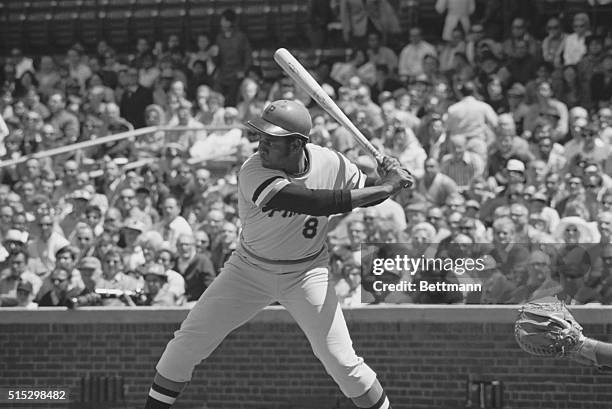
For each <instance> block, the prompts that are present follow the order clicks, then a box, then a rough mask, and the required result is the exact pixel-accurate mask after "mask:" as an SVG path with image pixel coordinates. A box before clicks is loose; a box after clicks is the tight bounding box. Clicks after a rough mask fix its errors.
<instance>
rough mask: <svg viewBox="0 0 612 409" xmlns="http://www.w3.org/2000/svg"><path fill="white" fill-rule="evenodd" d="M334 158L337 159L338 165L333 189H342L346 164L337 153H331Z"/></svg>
mask: <svg viewBox="0 0 612 409" xmlns="http://www.w3.org/2000/svg"><path fill="white" fill-rule="evenodd" d="M333 152H334V153H335V154H336V156H337V157H338V160H339V161H340V162H339V164H338V175H336V182H335V183H334V189H342V188H343V187H344V186H343V185H344V177H345V173H346V163H345V162H344V161H345V159H344V157H343V156H342V155H340V154H339V153H338V152H336V151H333Z"/></svg>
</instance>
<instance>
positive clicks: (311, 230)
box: [302, 217, 319, 239]
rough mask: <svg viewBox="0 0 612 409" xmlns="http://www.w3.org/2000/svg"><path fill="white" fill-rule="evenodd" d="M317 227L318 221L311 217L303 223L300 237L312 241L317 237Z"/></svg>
mask: <svg viewBox="0 0 612 409" xmlns="http://www.w3.org/2000/svg"><path fill="white" fill-rule="evenodd" d="M318 226H319V219H317V218H316V217H311V218H309V219H306V223H304V230H302V235H303V236H304V237H306V238H307V239H312V238H313V237H314V236H316V235H317V227H318Z"/></svg>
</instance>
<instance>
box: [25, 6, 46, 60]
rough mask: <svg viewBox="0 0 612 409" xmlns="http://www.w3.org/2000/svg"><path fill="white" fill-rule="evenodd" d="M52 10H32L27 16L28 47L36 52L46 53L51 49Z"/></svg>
mask: <svg viewBox="0 0 612 409" xmlns="http://www.w3.org/2000/svg"><path fill="white" fill-rule="evenodd" d="M50 11H51V9H40V10H36V9H30V10H29V11H28V14H27V27H28V29H27V31H26V33H25V34H26V46H27V47H28V49H30V50H32V51H35V52H38V53H40V52H44V51H46V49H47V48H48V47H49V45H50V44H49V38H50V34H51V33H50V24H51V20H52V18H53V15H52V14H51V12H50Z"/></svg>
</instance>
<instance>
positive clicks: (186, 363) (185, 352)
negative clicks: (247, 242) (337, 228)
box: [156, 250, 376, 398]
mask: <svg viewBox="0 0 612 409" xmlns="http://www.w3.org/2000/svg"><path fill="white" fill-rule="evenodd" d="M240 253H241V252H240V250H238V251H236V252H234V254H233V255H232V256H231V257H230V259H229V260H228V261H227V263H226V264H225V266H224V267H223V269H222V270H221V273H220V274H219V276H218V277H217V278H216V279H215V280H214V281H213V283H212V285H211V286H210V287H209V288H208V289H207V290H206V291H205V292H204V294H202V296H201V297H200V299H199V300H198V302H197V303H196V304H195V306H194V307H193V309H192V310H191V311H190V312H189V314H188V315H187V318H185V321H183V323H182V324H181V327H180V329H179V330H178V331H176V332H175V334H174V339H172V340H171V341H170V342H169V343H168V345H167V346H166V350H165V351H164V353H163V355H162V357H161V358H160V360H159V363H158V364H157V367H156V369H157V371H158V372H159V374H160V375H162V376H163V377H165V378H167V379H170V380H172V381H175V382H188V381H189V380H191V376H192V372H193V369H194V367H195V366H196V365H197V364H199V363H200V362H201V361H202V360H204V359H206V358H207V357H208V356H209V355H210V354H211V353H212V352H213V351H214V350H215V349H216V348H217V346H218V345H219V344H220V343H221V341H223V339H225V337H226V336H227V335H228V334H229V333H230V332H231V331H232V330H234V329H236V328H238V327H239V326H241V325H242V324H244V323H246V322H247V321H248V320H250V319H251V318H252V317H253V316H255V315H256V314H257V313H258V312H259V311H260V310H261V309H263V308H264V307H266V306H268V305H270V304H271V303H272V302H274V301H278V302H279V303H280V304H282V305H283V306H284V307H285V308H286V309H287V311H288V312H289V313H290V314H291V315H292V317H293V318H294V319H295V321H296V322H297V324H298V325H299V326H300V328H301V329H302V331H303V332H304V333H305V334H306V337H307V338H308V340H309V341H310V345H311V346H312V350H313V352H314V354H315V356H316V357H317V358H318V359H319V360H320V361H321V362H322V363H323V366H324V367H325V370H326V371H327V373H328V374H329V375H330V376H331V377H332V378H333V379H334V381H335V382H336V383H337V384H338V386H339V387H340V390H341V391H342V393H344V395H345V396H347V397H348V398H354V397H357V396H361V395H363V394H364V393H365V392H366V391H368V390H369V389H370V388H371V387H372V385H373V384H374V382H375V380H376V374H375V373H374V371H373V370H372V369H371V368H370V367H369V366H368V365H366V364H365V363H364V361H363V359H362V358H361V357H358V356H357V355H356V354H355V350H354V349H353V345H352V341H351V338H350V335H349V332H348V328H347V326H346V322H345V320H344V315H343V313H342V309H341V308H340V306H339V304H338V299H337V297H336V294H335V292H334V288H333V286H332V285H330V283H329V279H328V276H329V274H328V268H327V254H326V252H323V254H322V255H321V256H320V257H318V258H317V259H316V260H314V261H310V262H307V263H302V264H297V265H282V266H278V265H268V264H262V263H261V262H260V261H257V262H256V263H254V262H253V261H251V260H252V259H249V257H248V255H245V254H240Z"/></svg>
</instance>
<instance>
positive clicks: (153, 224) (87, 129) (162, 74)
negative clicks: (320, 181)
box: [0, 1, 612, 308]
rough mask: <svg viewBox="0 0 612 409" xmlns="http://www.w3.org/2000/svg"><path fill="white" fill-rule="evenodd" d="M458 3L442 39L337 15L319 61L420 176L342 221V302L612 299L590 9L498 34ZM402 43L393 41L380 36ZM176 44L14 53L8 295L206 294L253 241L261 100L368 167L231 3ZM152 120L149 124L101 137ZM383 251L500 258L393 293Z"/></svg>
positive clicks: (6, 67)
mask: <svg viewBox="0 0 612 409" xmlns="http://www.w3.org/2000/svg"><path fill="white" fill-rule="evenodd" d="M351 3H352V2H351V1H341V2H340V5H341V6H342V5H343V4H344V6H346V5H347V4H348V5H350V4H351ZM438 3H439V4H438V11H440V12H446V10H447V9H448V7H449V5H446V4H445V2H438ZM466 3H467V8H466V9H464V14H465V10H467V16H464V15H461V16H454V17H453V16H451V15H449V16H447V17H446V20H445V21H446V25H445V29H444V34H443V39H444V40H442V39H438V41H430V42H428V41H426V39H424V38H423V32H422V30H421V29H420V28H419V27H416V26H413V27H404V28H402V30H399V28H398V27H396V26H395V24H394V22H393V19H392V18H390V17H389V9H388V8H387V6H385V13H386V14H385V16H386V17H384V16H383V17H384V18H381V19H379V20H372V19H368V17H367V16H366V25H365V26H364V27H365V28H364V27H361V26H360V27H361V28H359V30H357V29H356V28H355V26H349V27H351V28H350V29H346V24H352V23H350V22H351V21H352V20H351V19H350V18H347V17H346V16H344V15H343V16H341V17H342V19H341V20H342V23H344V24H345V30H344V31H343V35H344V37H345V40H346V41H347V44H350V45H351V46H355V47H354V48H353V49H352V52H351V53H350V54H349V55H348V57H347V58H346V59H345V60H341V61H331V60H325V59H319V60H318V61H317V63H316V66H315V67H313V69H312V73H313V75H314V76H315V77H316V79H317V80H318V81H319V82H320V83H321V84H322V85H323V87H324V89H325V90H326V92H328V93H329V94H330V95H331V96H332V97H333V98H334V99H335V100H336V101H337V103H338V105H339V106H340V107H341V108H342V109H343V110H344V111H345V112H346V114H347V115H349V116H350V118H351V119H352V120H353V122H354V123H355V124H356V125H357V126H358V127H359V129H360V130H361V131H362V132H363V133H364V135H366V137H367V138H369V139H370V140H371V141H372V142H373V143H374V144H375V145H376V146H377V147H379V149H380V150H381V151H382V152H384V153H385V154H387V155H391V156H394V157H396V158H397V159H398V160H399V161H400V162H401V163H402V164H403V165H404V166H406V167H407V168H409V169H411V170H412V172H413V173H414V175H415V177H416V178H417V183H416V185H415V186H414V187H413V188H412V189H408V190H404V191H402V192H401V193H399V194H398V195H397V196H395V197H393V198H392V199H389V200H387V201H385V202H383V203H381V204H379V205H377V206H374V207H369V208H366V209H361V210H356V211H354V212H352V213H350V214H348V215H338V216H335V217H334V218H333V219H332V227H333V228H332V229H331V230H330V234H329V248H330V253H331V261H330V266H331V277H332V280H333V283H334V285H335V286H336V292H337V294H338V295H339V297H340V299H341V303H342V305H343V306H347V307H348V306H354V305H360V304H362V303H363V302H368V301H370V302H416V303H440V302H442V303H516V302H524V301H526V300H528V299H530V298H532V297H535V296H541V295H547V294H559V296H560V297H561V298H563V299H564V300H565V301H567V302H568V303H589V302H598V303H602V304H609V303H610V302H611V301H612V291H611V287H612V279H611V278H610V268H612V245H610V244H609V240H610V235H611V234H612V178H611V177H610V175H611V174H610V172H611V171H612V162H611V161H610V160H609V157H610V143H612V139H611V136H612V42H610V38H609V37H608V36H607V35H606V33H605V32H601V30H598V29H597V28H596V27H590V20H589V17H588V15H586V14H583V13H579V14H576V15H575V16H572V17H571V19H570V20H571V21H570V22H571V23H572V24H571V31H572V32H571V33H566V32H565V31H566V30H565V28H566V27H565V26H564V23H565V21H563V20H562V19H559V18H555V17H553V18H550V19H549V20H548V22H547V25H546V29H547V35H546V37H544V38H537V37H536V36H535V35H533V34H531V33H530V29H529V27H528V25H527V21H526V20H525V19H523V18H516V19H514V20H513V21H512V25H511V30H510V34H509V36H507V37H506V38H498V37H496V36H495V35H491V34H490V33H489V32H488V30H485V24H484V23H482V24H481V22H472V23H470V18H469V15H470V5H469V3H470V2H469V1H467V2H466ZM449 4H452V2H450V3H449ZM342 10H343V13H346V12H347V11H346V8H344V9H342ZM455 11H456V10H455ZM381 12H382V11H381ZM448 13H451V10H450V9H448ZM357 20H358V19H357ZM357 20H355V21H357ZM453 24H454V26H453ZM362 28H364V30H362ZM377 28H378V29H377ZM398 30H399V31H398ZM400 32H404V33H406V37H407V38H406V40H407V41H404V42H403V44H402V46H401V47H394V46H393V45H392V44H391V43H390V42H389V43H387V39H388V38H395V39H397V38H398V36H399V37H401V34H400ZM440 34H442V33H440ZM181 41H182V39H181V38H179V37H178V36H175V35H172V36H170V37H168V38H167V39H166V41H165V42H164V43H155V44H152V43H151V42H150V41H149V40H148V39H146V38H140V39H138V41H137V44H136V45H135V50H134V52H133V53H131V54H129V55H118V54H116V53H115V51H114V50H113V49H112V47H111V46H109V44H108V43H106V42H105V41H100V42H99V44H98V46H97V48H96V50H93V52H87V51H86V50H84V49H83V47H82V46H81V45H79V44H75V45H74V46H73V47H71V48H70V49H69V50H68V51H67V52H66V54H65V55H64V56H59V57H58V56H53V57H52V56H46V55H45V56H36V57H30V56H27V55H24V54H23V53H22V51H21V50H19V49H14V50H12V52H11V55H10V56H9V57H7V58H6V59H5V61H4V63H3V71H2V73H1V75H0V77H1V80H2V98H0V116H1V118H2V119H3V120H2V121H0V240H1V243H2V245H1V246H0V302H1V304H0V305H2V306H22V307H32V308H35V307H36V306H41V307H42V306H69V307H74V306H79V305H126V304H127V305H166V306H167V305H190V303H193V302H194V301H195V300H197V299H198V297H199V296H200V295H201V294H202V292H203V291H204V290H205V289H206V288H207V287H208V285H209V284H210V283H211V282H212V280H214V278H215V277H216V275H217V274H218V273H219V271H220V268H221V267H222V265H223V263H224V262H225V260H226V259H227V258H228V257H229V255H230V254H231V252H232V251H233V249H235V247H236V243H237V240H238V237H239V231H240V221H239V219H238V215H237V188H236V173H237V169H239V167H240V165H241V163H242V162H243V161H244V159H245V158H246V157H248V155H249V154H250V153H251V152H252V151H253V147H254V146H255V145H256V139H254V136H253V135H252V134H249V133H248V132H247V131H246V130H245V129H244V128H243V127H242V126H241V125H240V124H241V123H242V122H244V121H247V120H249V119H251V118H253V117H256V116H258V115H260V114H261V112H262V111H263V109H264V107H265V106H266V104H267V103H268V102H269V101H272V100H275V99H280V98H284V99H296V100H299V101H301V102H303V103H304V104H305V105H306V106H307V107H308V108H310V111H311V115H312V118H313V128H312V131H311V135H310V136H311V141H312V142H313V143H316V144H319V145H322V146H327V147H330V148H333V149H335V150H337V151H339V152H341V153H343V154H345V155H346V156H347V157H349V158H350V159H351V160H353V161H354V162H355V163H357V164H358V165H359V167H360V168H361V169H362V170H363V171H364V172H366V173H367V174H369V175H372V176H375V172H376V165H375V163H374V162H373V160H372V159H370V158H369V157H368V156H366V155H365V154H364V152H362V151H360V149H359V147H358V146H356V144H355V142H354V140H353V138H352V137H351V136H350V134H349V133H348V131H347V130H346V129H344V128H342V127H339V126H338V125H337V124H336V123H335V122H334V121H333V120H332V119H330V118H329V116H328V115H327V114H326V113H325V112H324V111H323V110H322V109H321V108H320V107H318V106H317V105H316V103H314V102H313V101H312V100H311V99H310V98H309V97H308V96H307V95H306V94H304V92H303V91H302V90H300V89H298V88H296V87H295V85H294V84H293V83H292V81H291V80H290V79H288V78H286V77H279V78H275V79H273V80H272V81H267V80H266V79H264V77H263V76H262V73H261V71H260V70H259V69H258V67H256V66H254V65H253V61H252V52H251V51H252V50H251V48H250V46H249V41H248V38H247V37H246V36H245V35H244V34H243V33H242V32H241V31H240V30H239V29H238V28H237V26H236V14H235V13H234V12H233V11H231V10H226V11H224V12H223V14H222V15H221V16H220V32H219V33H218V35H216V36H213V35H209V34H201V35H199V36H198V37H197V41H195V44H196V48H195V49H194V50H190V51H186V50H185V49H184V47H183V46H182V44H181ZM144 127H155V128H151V129H154V130H153V131H150V132H148V133H146V134H144V135H140V136H133V135H132V136H130V137H128V138H124V139H120V140H116V141H112V142H105V143H102V144H95V140H96V139H99V138H102V137H105V136H108V135H114V134H118V133H122V132H126V131H132V130H135V129H136V130H138V129H141V128H144ZM89 141H93V143H92V144H91V146H87V147H85V148H82V149H77V150H73V151H67V152H62V153H59V154H56V155H52V156H46V155H44V153H45V152H46V151H49V150H52V149H54V148H58V147H63V146H66V145H69V144H72V143H77V142H89ZM219 157H224V158H226V157H231V163H230V164H229V165H227V166H226V167H225V168H223V172H219V170H218V169H215V168H212V167H210V166H209V164H210V163H211V159H214V158H219ZM22 159H23V160H22ZM371 242H377V243H405V245H403V247H401V248H399V249H398V248H394V249H393V250H389V248H386V247H385V246H379V247H378V248H377V249H376V251H377V252H383V253H384V252H385V251H387V252H389V251H396V252H402V254H410V255H412V256H416V257H418V256H419V255H423V254H428V255H430V256H434V255H435V256H444V257H454V256H458V255H461V256H462V257H468V256H469V257H472V256H473V257H479V256H482V255H485V254H486V257H485V260H486V263H485V266H486V269H485V270H484V272H482V273H481V274H480V275H469V274H463V275H459V274H455V273H454V272H441V271H422V272H419V273H418V274H416V275H414V276H409V277H403V276H402V275H401V274H399V273H397V272H394V271H387V272H386V273H385V275H384V276H385V277H386V279H388V280H389V281H390V282H393V281H394V280H395V281H398V280H400V279H401V280H403V279H406V280H412V281H414V280H417V279H426V280H443V281H447V282H473V283H476V282H479V283H482V284H483V291H482V292H481V293H470V294H467V293H465V294H464V293H444V294H431V293H430V294H423V293H418V292H417V293H405V294H401V295H399V296H398V295H397V294H394V295H390V294H380V293H378V292H377V291H374V290H371V289H370V287H368V282H367V280H368V274H369V272H367V271H361V269H360V263H361V257H362V249H361V245H362V244H363V243H371ZM362 280H365V281H364V282H363V284H364V285H363V286H362V285H361V284H362ZM362 289H365V290H366V291H362Z"/></svg>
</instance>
